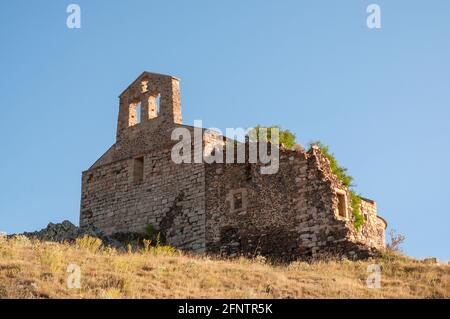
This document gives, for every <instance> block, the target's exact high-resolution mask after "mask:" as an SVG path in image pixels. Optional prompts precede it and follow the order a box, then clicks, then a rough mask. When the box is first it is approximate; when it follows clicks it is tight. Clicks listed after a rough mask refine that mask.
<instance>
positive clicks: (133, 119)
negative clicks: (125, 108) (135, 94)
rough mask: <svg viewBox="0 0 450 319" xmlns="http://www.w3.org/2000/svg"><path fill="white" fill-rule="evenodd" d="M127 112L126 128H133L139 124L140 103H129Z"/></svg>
mask: <svg viewBox="0 0 450 319" xmlns="http://www.w3.org/2000/svg"><path fill="white" fill-rule="evenodd" d="M129 110H130V115H129V118H128V126H134V125H136V124H139V123H141V113H142V112H141V102H134V103H131V104H130V108H129Z"/></svg>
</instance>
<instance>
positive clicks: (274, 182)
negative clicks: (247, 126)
mask: <svg viewBox="0 0 450 319" xmlns="http://www.w3.org/2000/svg"><path fill="white" fill-rule="evenodd" d="M139 108H140V123H138V113H139V112H138V111H139ZM176 127H185V128H188V129H189V130H191V131H193V128H192V127H190V126H186V125H182V116H181V103H180V91H179V81H178V80H177V79H176V78H174V77H171V76H166V75H159V74H153V73H148V72H144V73H143V74H142V75H141V76H140V77H138V79H137V80H136V81H134V82H133V83H132V84H131V85H130V86H129V87H128V88H127V89H126V90H125V91H124V92H123V93H122V94H121V95H120V109H119V118H118V125H117V139H116V143H115V144H114V145H113V146H112V147H111V148H110V149H109V150H108V151H107V152H106V153H105V154H104V155H103V156H102V157H101V158H100V159H99V160H98V161H97V162H96V163H95V164H94V165H93V166H92V167H91V168H90V169H89V170H87V171H85V172H83V176H82V198H81V212H80V226H81V227H88V226H91V225H92V226H95V227H98V228H99V229H101V230H103V231H104V232H106V233H109V234H112V233H116V232H130V231H132V232H142V231H143V230H144V228H145V226H146V225H147V224H152V225H154V226H155V227H156V228H157V229H159V230H160V231H161V234H162V236H163V238H164V239H165V241H166V242H167V243H168V244H171V245H173V246H176V247H179V248H181V249H186V250H192V251H196V252H199V253H204V252H209V253H218V254H225V255H231V256H233V255H240V254H245V255H249V256H255V255H258V254H261V255H266V256H271V257H276V258H280V259H283V260H293V259H297V258H320V257H321V256H323V255H325V254H329V253H333V254H335V253H339V254H342V255H346V256H349V257H354V258H361V257H365V256H368V255H370V254H371V253H373V252H374V251H376V250H377V249H380V248H383V247H384V230H385V227H386V222H385V221H384V220H383V219H381V218H380V217H379V216H377V211H376V204H375V202H373V201H371V200H367V199H363V200H362V204H361V208H362V212H363V214H364V217H365V223H364V225H363V227H362V229H361V230H359V231H358V230H356V229H355V227H354V226H353V220H352V212H351V205H350V195H349V192H348V189H346V188H345V187H343V186H342V185H341V184H340V182H339V181H338V180H337V178H336V177H335V176H334V175H333V174H332V173H331V170H330V166H329V162H328V160H327V159H326V158H325V157H324V156H323V155H322V154H321V152H320V151H319V150H318V149H317V148H312V149H311V150H310V151H308V152H306V151H304V150H303V149H301V148H296V149H295V150H286V149H284V148H281V149H280V168H279V171H278V173H277V174H273V175H262V174H261V173H260V166H261V165H260V164H251V163H248V161H247V162H246V163H244V164H219V163H213V164H206V163H201V164H185V163H183V164H175V163H174V162H173V161H172V160H171V149H172V147H173V145H174V144H175V143H176V142H177V141H172V140H171V133H172V130H173V129H174V128H176ZM192 135H193V134H192ZM212 140H214V138H213V139H212ZM210 142H211V139H208V140H206V139H205V140H204V144H207V143H210ZM247 147H248V145H247Z"/></svg>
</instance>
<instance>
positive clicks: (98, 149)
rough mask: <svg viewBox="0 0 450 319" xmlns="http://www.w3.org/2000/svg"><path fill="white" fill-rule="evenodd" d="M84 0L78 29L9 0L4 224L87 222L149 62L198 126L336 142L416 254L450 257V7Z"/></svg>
mask: <svg viewBox="0 0 450 319" xmlns="http://www.w3.org/2000/svg"><path fill="white" fill-rule="evenodd" d="M72 2H74V3H78V4H79V5H80V6H81V20H82V22H81V23H82V25H81V26H82V27H81V29H79V30H75V29H72V30H71V29H68V28H67V27H66V18H67V15H68V14H67V13H66V7H67V5H68V4H70V3H71V1H61V0H59V1H54V0H52V1H50V0H48V1H23V0H21V1H17V0H15V1H8V2H6V1H2V3H1V5H0V45H1V50H0V88H1V89H0V106H1V108H0V138H1V156H0V177H1V183H0V230H3V231H6V232H8V233H12V232H21V231H31V230H36V229H40V228H42V227H45V226H46V225H47V223H48V222H50V221H52V222H60V221H62V220H64V219H69V220H71V221H72V222H74V223H78V214H79V202H80V184H81V171H82V170H85V169H87V168H88V167H89V166H90V165H91V164H92V163H93V162H94V161H95V160H96V159H97V158H98V157H99V156H100V155H101V154H102V153H103V152H104V151H106V150H107V149H108V147H109V146H110V145H111V144H112V143H114V139H115V130H116V120H117V112H118V98H117V96H118V95H119V93H120V92H121V91H122V90H123V89H124V88H125V87H126V86H127V85H128V84H129V83H130V82H131V81H132V80H134V79H135V78H136V77H137V76H138V75H139V74H140V73H141V72H142V71H144V70H148V71H154V72H159V73H166V74H171V75H175V76H178V77H180V78H181V88H182V106H183V116H184V122H185V123H186V124H192V123H193V121H194V119H202V120H203V123H204V125H205V126H207V127H219V128H222V129H225V128H226V127H250V126H253V125H255V124H257V123H260V124H263V125H270V124H279V125H281V126H282V127H285V128H289V129H291V130H292V131H294V132H295V133H296V135H297V137H298V141H299V142H300V143H301V144H307V143H308V142H309V141H311V140H315V139H320V140H322V141H323V142H324V143H326V144H328V145H330V147H331V149H332V150H333V151H334V153H335V155H336V157H337V158H338V159H339V161H340V162H341V164H342V165H344V166H346V167H347V168H348V169H349V172H350V173H351V175H353V176H354V177H355V180H356V184H357V190H358V191H359V192H361V194H363V195H365V196H366V197H369V198H373V199H376V200H377V202H378V208H379V213H380V215H382V216H383V217H385V218H386V219H387V220H388V222H389V228H394V229H396V230H398V231H399V232H400V233H402V234H404V235H405V236H406V237H407V240H406V242H405V245H404V250H405V252H406V253H408V254H409V255H412V256H416V257H425V256H437V257H438V258H441V259H444V260H448V259H450V252H449V250H450V249H449V244H450V235H449V233H450V230H449V224H450V214H449V207H450V204H449V202H447V201H448V200H449V199H450V170H449V168H448V162H449V158H450V150H449V146H450V145H449V144H450V141H449V140H450V125H449V119H450V2H449V1H447V0H441V1H438V0H434V1H412V0H408V1H400V0H397V1H375V0H371V1H356V0H355V1H345V2H342V1H332V0H329V1H318V0H315V1H299V0H292V1H206V0H205V1H195V0H193V1H181V0H180V1H171V0H170V1H132V0H130V1H100V0H97V1H92V0H89V1H87V0H83V1H82V0H74V1H72ZM370 3H377V4H379V5H380V7H381V18H382V28H381V29H380V30H370V29H368V28H367V26H366V17H367V13H366V7H367V5H368V4H370Z"/></svg>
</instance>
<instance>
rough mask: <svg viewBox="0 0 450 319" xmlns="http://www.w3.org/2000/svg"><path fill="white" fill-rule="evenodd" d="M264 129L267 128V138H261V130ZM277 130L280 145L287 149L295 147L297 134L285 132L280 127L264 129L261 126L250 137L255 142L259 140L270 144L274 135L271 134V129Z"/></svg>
mask: <svg viewBox="0 0 450 319" xmlns="http://www.w3.org/2000/svg"><path fill="white" fill-rule="evenodd" d="M262 128H266V129H267V134H266V136H260V130H261V129H262ZM273 128H276V129H278V130H279V132H280V134H279V143H280V144H282V145H284V146H285V147H286V148H291V147H292V146H294V145H295V143H296V142H295V134H294V133H292V132H291V131H290V130H285V129H282V128H281V127H280V126H279V125H273V126H270V127H264V126H261V125H259V124H258V125H256V126H255V127H254V128H253V129H252V130H251V131H250V132H249V133H248V136H249V137H250V138H252V139H253V140H258V141H265V142H270V140H271V137H272V134H271V129H273Z"/></svg>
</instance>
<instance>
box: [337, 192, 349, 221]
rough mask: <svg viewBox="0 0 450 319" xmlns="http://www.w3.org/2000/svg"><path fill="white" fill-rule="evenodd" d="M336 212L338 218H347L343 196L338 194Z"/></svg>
mask: <svg viewBox="0 0 450 319" xmlns="http://www.w3.org/2000/svg"><path fill="white" fill-rule="evenodd" d="M337 198H338V212H339V216H341V217H344V218H346V217H347V205H346V200H345V194H341V193H338V194H337Z"/></svg>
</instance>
